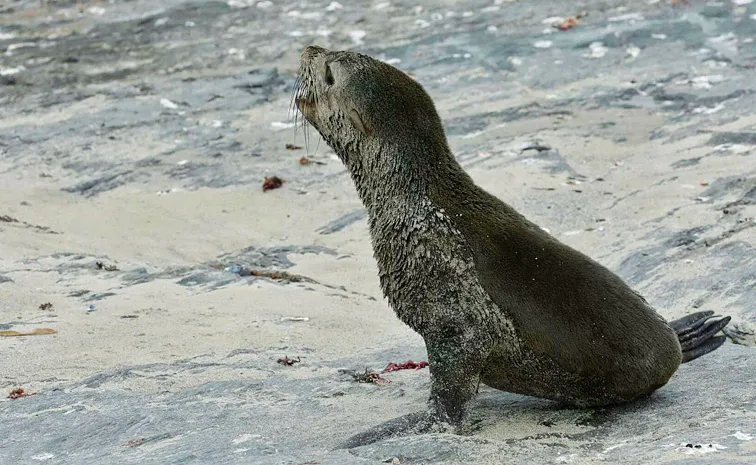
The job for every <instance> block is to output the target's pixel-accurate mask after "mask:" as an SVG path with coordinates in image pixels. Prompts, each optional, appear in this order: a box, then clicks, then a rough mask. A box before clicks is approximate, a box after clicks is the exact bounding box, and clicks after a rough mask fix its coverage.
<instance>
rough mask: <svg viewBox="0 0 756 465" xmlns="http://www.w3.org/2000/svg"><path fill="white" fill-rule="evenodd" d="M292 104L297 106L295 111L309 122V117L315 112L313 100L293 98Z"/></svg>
mask: <svg viewBox="0 0 756 465" xmlns="http://www.w3.org/2000/svg"><path fill="white" fill-rule="evenodd" d="M294 103H295V104H296V105H297V110H299V112H300V113H302V115H304V117H305V118H307V119H308V120H309V119H310V117H309V115H310V114H312V112H313V111H314V110H315V100H314V99H312V98H307V97H295V98H294Z"/></svg>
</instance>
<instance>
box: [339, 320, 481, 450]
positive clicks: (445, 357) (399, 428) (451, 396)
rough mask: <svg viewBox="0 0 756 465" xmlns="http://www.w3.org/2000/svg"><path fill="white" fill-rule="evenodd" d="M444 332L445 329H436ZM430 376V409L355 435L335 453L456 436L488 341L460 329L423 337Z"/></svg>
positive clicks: (474, 387)
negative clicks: (427, 436)
mask: <svg viewBox="0 0 756 465" xmlns="http://www.w3.org/2000/svg"><path fill="white" fill-rule="evenodd" d="M439 329H444V328H439ZM424 338H425V346H426V348H427V350H428V360H429V361H430V366H429V368H430V374H431V395H430V399H429V403H430V408H429V410H426V411H423V412H416V413H410V414H408V415H404V416H401V417H398V418H394V419H393V420H389V421H387V422H385V423H382V424H380V425H378V426H376V427H374V428H372V429H370V430H368V431H366V432H364V433H360V434H357V435H355V436H352V437H351V438H349V439H347V440H346V441H345V442H343V443H342V444H340V445H339V446H338V447H337V448H338V449H347V448H353V447H359V446H364V445H366V444H371V443H373V442H377V441H381V440H384V439H388V438H391V437H398V436H406V435H412V434H423V433H430V432H448V431H454V432H457V430H458V427H459V426H462V425H463V422H464V418H465V413H466V409H465V407H466V406H467V403H468V402H469V401H470V399H472V398H473V397H474V396H475V393H476V391H477V388H478V381H479V379H480V371H481V369H482V367H483V363H484V362H485V360H486V357H487V356H488V353H489V352H490V348H489V345H488V344H487V343H486V341H487V340H488V338H486V337H485V335H483V334H480V333H473V332H472V331H471V330H470V329H469V328H468V329H467V330H466V331H465V330H464V329H463V328H462V326H461V325H459V326H455V327H452V328H448V327H447V328H446V330H445V331H443V330H439V331H437V332H435V333H433V334H426V335H424Z"/></svg>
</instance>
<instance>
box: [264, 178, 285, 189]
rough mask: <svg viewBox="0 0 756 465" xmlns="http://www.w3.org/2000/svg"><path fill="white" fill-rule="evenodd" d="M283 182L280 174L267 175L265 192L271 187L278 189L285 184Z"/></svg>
mask: <svg viewBox="0 0 756 465" xmlns="http://www.w3.org/2000/svg"><path fill="white" fill-rule="evenodd" d="M283 183H284V180H283V179H281V178H279V177H278V176H271V177H267V176H266V177H265V181H264V182H263V192H266V191H269V190H271V189H278V188H279V187H281V186H282V185H283Z"/></svg>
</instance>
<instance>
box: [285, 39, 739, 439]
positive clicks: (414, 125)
mask: <svg viewBox="0 0 756 465" xmlns="http://www.w3.org/2000/svg"><path fill="white" fill-rule="evenodd" d="M293 101H294V105H295V106H296V108H297V109H298V110H299V112H300V113H301V115H302V116H303V117H304V119H305V122H306V123H309V124H311V125H312V126H313V127H314V128H315V129H316V130H317V131H318V132H319V133H320V135H321V136H322V138H323V139H324V140H325V141H326V142H327V143H328V145H330V146H331V148H333V150H334V151H335V152H336V154H337V155H338V156H339V158H340V159H341V161H342V162H343V163H344V165H345V166H346V168H347V169H348V171H349V173H350V175H351V177H352V180H353V181H354V184H355V186H356V188H357V192H358V194H359V197H360V199H361V201H362V203H363V204H364V205H365V207H366V209H367V211H368V215H369V226H370V235H371V239H372V245H373V250H374V256H375V259H376V261H377V264H378V270H379V278H380V283H381V288H382V290H383V293H384V295H385V296H386V297H387V299H388V301H389V304H390V305H391V307H392V308H393V309H394V310H395V312H396V314H397V316H398V317H399V318H400V319H401V320H402V321H403V322H404V323H406V324H407V325H409V326H410V327H411V328H412V329H413V330H415V331H416V332H418V333H419V334H420V335H421V336H422V337H423V339H424V340H425V344H426V348H427V351H428V359H429V362H430V374H431V395H430V400H429V407H430V408H429V409H428V412H426V413H422V412H421V413H416V414H410V415H407V416H404V417H401V418H399V419H396V420H392V421H390V422H387V423H385V424H384V425H381V426H379V427H377V428H375V429H373V430H370V431H368V432H367V433H363V434H360V435H357V436H355V437H353V438H351V439H350V440H348V441H347V442H346V443H345V444H343V447H353V446H357V445H361V444H366V443H370V442H373V441H375V440H378V439H381V438H384V437H387V436H390V435H396V434H401V433H407V432H410V431H414V432H420V431H426V430H428V428H429V427H430V426H431V425H436V424H442V425H443V424H447V425H452V426H453V427H456V426H460V425H461V424H462V423H463V420H464V418H465V410H466V409H465V406H466V405H467V404H468V401H470V399H472V398H473V396H474V395H475V394H476V392H477V386H478V383H479V382H482V383H484V384H486V385H488V386H490V387H493V388H496V389H500V390H502V391H508V392H513V393H519V394H525V395H529V396H535V397H541V398H546V399H551V400H554V401H558V402H561V403H564V404H568V405H572V406H577V407H601V406H609V405H615V404H621V403H625V402H630V401H632V400H635V399H638V398H641V397H644V396H647V395H649V394H651V393H652V392H653V391H655V390H656V389H659V388H660V387H662V386H664V385H665V384H666V383H667V381H668V380H669V379H670V377H671V376H672V375H673V374H674V373H675V371H676V370H677V368H678V367H679V366H680V364H681V363H684V362H687V361H690V360H693V359H695V358H697V357H700V356H701V355H704V354H706V353H708V352H711V351H712V350H715V349H716V348H717V347H719V346H720V345H721V344H722V343H723V342H724V341H725V337H724V336H715V334H716V333H717V332H719V331H720V330H721V329H722V328H723V327H724V326H726V325H727V323H728V322H729V321H730V317H724V318H720V317H716V316H715V315H714V314H713V312H698V313H694V314H692V315H688V316H687V317H685V318H682V319H680V320H676V321H672V322H669V323H667V322H666V321H665V320H664V319H663V318H662V317H661V316H660V315H659V314H658V313H657V312H656V311H655V310H654V309H653V308H652V307H651V306H650V305H649V304H648V302H647V301H646V300H645V299H644V298H643V297H642V296H641V295H640V294H638V293H637V292H635V291H634V290H633V289H631V288H630V287H629V286H628V285H627V284H626V283H625V282H623V280H622V279H621V278H620V277H618V276H617V275H615V274H614V273H612V272H611V271H609V270H608V269H607V268H605V267H604V266H602V265H601V264H599V263H598V262H596V261H594V260H592V259H591V258H589V257H588V256H586V255H585V254H583V253H581V252H579V251H577V250H575V249H573V248H571V247H569V246H567V245H565V244H563V243H561V242H559V241H558V240H557V239H555V238H554V237H552V236H551V235H549V234H548V233H546V232H545V231H544V230H542V229H541V228H540V227H538V226H537V225H536V224H534V223H532V222H531V221H529V220H528V219H526V218H525V217H524V216H523V215H521V214H520V213H518V212H517V211H515V210H514V209H513V208H512V207H510V206H509V205H507V204H506V203H504V202H502V201H501V200H499V199H498V198H496V197H494V196H493V195H491V194H489V193H487V192H486V191H485V190H483V189H482V188H480V187H478V186H477V185H476V184H475V183H474V182H473V180H472V179H471V178H470V176H469V175H468V174H467V173H466V172H465V171H464V170H463V169H462V167H461V166H460V165H459V163H457V161H456V159H455V158H454V156H453V154H452V152H451V150H450V149H449V146H448V143H447V139H446V135H445V132H444V128H443V125H442V122H441V119H440V117H439V116H438V113H437V112H436V109H435V106H434V104H433V101H432V100H431V98H430V96H429V95H428V94H427V93H426V92H425V90H424V89H423V87H422V86H421V85H420V84H419V83H417V82H416V81H415V80H413V79H412V78H410V77H409V76H408V75H407V74H405V73H404V72H402V71H400V70H399V69H397V68H395V67H393V66H390V65H388V64H386V63H383V62H381V61H379V60H376V59H374V58H371V57H369V56H367V55H363V54H358V53H353V52H347V51H330V50H326V49H324V48H321V47H316V46H309V47H307V48H305V49H304V51H303V52H302V55H301V63H300V70H299V76H298V79H297V85H296V89H295V92H294V96H293Z"/></svg>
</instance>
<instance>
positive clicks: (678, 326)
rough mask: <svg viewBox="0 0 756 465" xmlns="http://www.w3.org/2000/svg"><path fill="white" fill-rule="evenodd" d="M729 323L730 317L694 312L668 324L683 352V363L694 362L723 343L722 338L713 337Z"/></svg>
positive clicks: (708, 312) (709, 312)
mask: <svg viewBox="0 0 756 465" xmlns="http://www.w3.org/2000/svg"><path fill="white" fill-rule="evenodd" d="M729 322H730V317H729V316H726V317H724V318H722V317H720V316H718V315H714V312H711V311H707V312H696V313H693V314H690V315H687V316H685V317H683V318H680V319H679V320H674V321H670V322H669V326H670V327H671V328H672V329H673V330H674V331H675V333H676V334H677V339H678V340H679V341H680V347H681V349H682V352H683V363H686V362H689V361H691V360H695V359H697V358H698V357H700V356H702V355H706V354H708V353H709V352H711V351H713V350H715V349H717V348H718V347H719V346H721V345H722V344H723V343H724V340H725V338H724V337H723V336H719V337H714V335H715V334H717V333H718V332H719V331H721V330H722V328H724V327H725V326H727V324H728V323H729Z"/></svg>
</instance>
